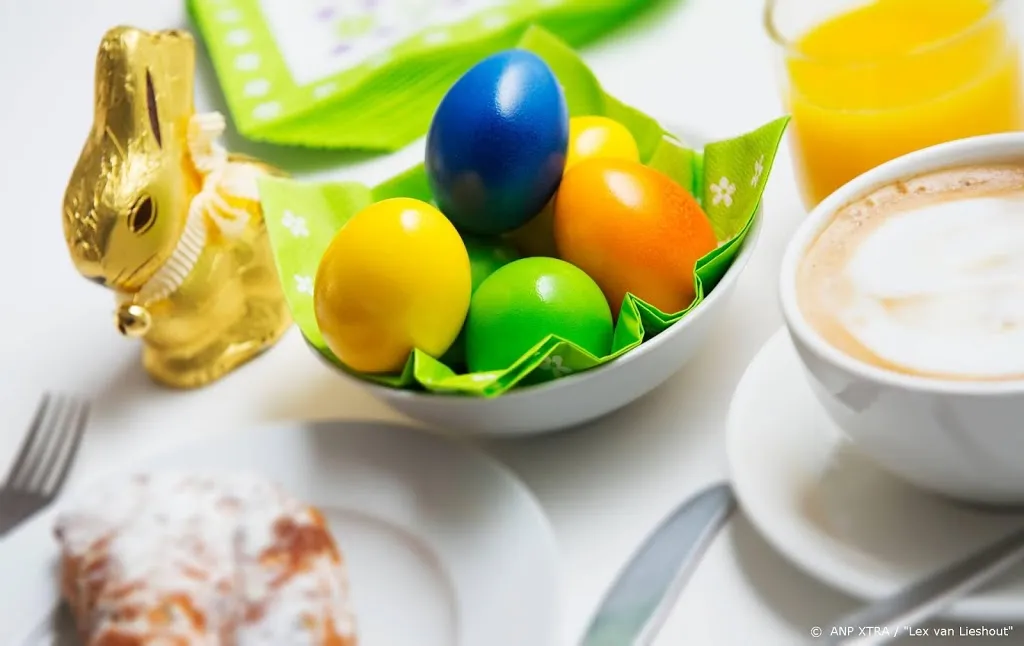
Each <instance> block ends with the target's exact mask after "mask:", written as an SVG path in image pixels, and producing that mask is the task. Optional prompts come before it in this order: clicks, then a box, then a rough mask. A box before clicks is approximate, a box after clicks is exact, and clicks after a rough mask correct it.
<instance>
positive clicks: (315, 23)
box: [186, 0, 656, 151]
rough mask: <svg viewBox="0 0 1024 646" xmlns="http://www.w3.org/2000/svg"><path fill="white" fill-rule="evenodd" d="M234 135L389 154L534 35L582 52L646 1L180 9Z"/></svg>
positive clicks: (335, 0)
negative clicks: (199, 39) (479, 68)
mask: <svg viewBox="0 0 1024 646" xmlns="http://www.w3.org/2000/svg"><path fill="white" fill-rule="evenodd" d="M186 2H187V6H188V9H189V13H190V14H191V16H192V19H193V22H194V23H195V24H196V26H197V28H198V30H199V32H200V33H201V34H202V36H203V40H204V42H205V44H206V48H207V50H208V51H209V54H210V57H211V59H212V60H213V65H214V69H215V70H216V73H217V77H218V79H219V81H220V85H221V88H222V89H223V92H224V95H225V98H226V99H227V104H228V109H229V110H230V111H231V116H232V118H233V121H234V123H235V126H236V128H237V129H238V131H239V132H240V133H241V134H242V135H244V136H246V137H249V138H251V139H256V140H262V141H269V142H273V143H280V144H296V145H304V146H312V147H317V148H354V149H369V150H384V151H388V150H395V149H397V148H401V147H402V146H404V145H406V144H408V143H410V142H411V141H413V140H414V139H416V138H417V137H420V136H422V135H423V134H424V133H426V131H427V129H428V127H429V125H430V119H431V117H432V116H433V112H434V109H435V108H436V107H437V105H438V103H439V102H440V100H441V97H442V96H443V95H444V93H445V92H446V91H447V90H448V88H449V87H451V85H452V84H453V83H454V82H455V81H456V80H457V79H458V78H459V77H460V76H461V75H462V74H463V73H464V72H465V71H466V70H467V69H469V67H471V66H472V65H473V64H474V63H476V62H477V61H479V60H480V59H481V58H484V57H485V56H487V55H488V54H491V53H493V52H497V51H499V50H502V49H507V48H509V47H512V46H514V45H515V43H516V42H517V40H518V39H519V38H520V37H521V36H522V34H523V33H524V31H525V30H526V28H527V27H528V26H529V25H530V24H532V23H536V24H541V25H544V26H545V27H547V28H548V29H550V30H551V31H552V32H553V33H556V34H558V35H559V36H560V37H562V38H564V39H565V40H566V41H567V42H569V43H572V44H573V45H575V46H579V45H581V44H583V43H585V42H589V41H591V40H593V39H594V38H596V37H598V36H600V35H602V34H604V33H606V32H608V31H610V30H611V29H612V28H613V27H615V26H618V25H620V24H622V23H623V22H624V21H626V20H627V19H628V18H630V17H632V16H633V15H634V14H636V13H638V12H639V11H640V10H642V9H645V8H647V7H649V6H651V5H653V4H656V3H655V2H653V1H652V0H601V1H600V2H593V0H517V1H516V2H508V1H506V0H186Z"/></svg>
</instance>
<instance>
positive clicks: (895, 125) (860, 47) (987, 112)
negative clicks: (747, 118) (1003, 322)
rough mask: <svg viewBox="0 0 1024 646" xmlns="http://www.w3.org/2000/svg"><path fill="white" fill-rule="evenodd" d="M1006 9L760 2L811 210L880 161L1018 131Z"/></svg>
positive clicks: (1013, 51)
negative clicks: (775, 54)
mask: <svg viewBox="0 0 1024 646" xmlns="http://www.w3.org/2000/svg"><path fill="white" fill-rule="evenodd" d="M1019 4H1020V3H1018V2H1016V0H866V1H865V0H860V1H859V2H857V1H851V0H846V1H843V0H768V3H767V5H766V10H765V24H766V27H767V29H768V33H769V34H770V35H771V37H772V39H773V40H774V41H775V42H776V43H777V45H778V47H777V49H778V51H779V59H780V60H779V67H780V69H781V73H780V78H781V79H782V80H783V83H782V85H783V98H784V101H785V104H786V108H787V110H788V111H789V113H790V114H791V115H792V122H791V123H790V128H789V132H790V143H791V148H792V152H793V161H794V164H795V166H796V174H797V180H798V182H799V184H800V189H801V193H802V196H803V200H804V204H805V205H806V206H807V207H808V208H811V207H813V206H814V205H816V204H817V203H818V202H820V201H821V200H823V199H824V198H825V197H826V196H828V195H829V194H830V193H831V192H832V191H834V190H835V189H837V188H839V187H840V186H842V185H843V184H845V183H846V182H847V181H849V180H851V179H853V178H854V177H856V176H857V175H860V174H861V173H863V172H864V171H866V170H869V169H870V168H873V167H875V166H877V165H879V164H881V163H882V162H885V161H887V160H889V159H893V158H894V157H899V156H900V155H903V154H905V153H908V152H911V151H914V150H918V149H920V148H925V147H927V146H930V145H933V144H937V143H941V142H944V141H950V140H953V139H960V138H963V137H970V136H974V135H982V134H989V133H994V132H1005V131H1010V130H1019V129H1021V127H1022V123H1024V115H1022V103H1021V79H1020V57H1019V46H1018V35H1019V34H1018V33H1017V22H1016V15H1015V14H1016V11H1017V6H1018V5H1019Z"/></svg>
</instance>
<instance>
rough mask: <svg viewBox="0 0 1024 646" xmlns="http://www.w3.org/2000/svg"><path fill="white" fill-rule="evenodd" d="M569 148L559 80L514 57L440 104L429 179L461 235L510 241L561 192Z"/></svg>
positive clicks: (503, 57) (466, 81)
mask: <svg viewBox="0 0 1024 646" xmlns="http://www.w3.org/2000/svg"><path fill="white" fill-rule="evenodd" d="M568 145H569V111H568V108H567V107H566V102H565V94H564V93H563V92H562V87H561V85H559V83H558V79H556V78H555V75H554V73H553V72H552V71H551V68H549V67H548V65H547V63H545V62H544V61H543V60H542V59H541V58H540V57H538V56H536V55H535V54H531V53H530V52H527V51H523V50H515V49H514V50H509V51H506V52H502V53H500V54H495V55H494V56H491V57H490V58H487V59H484V60H483V61H481V62H480V63H478V64H477V65H476V66H475V67H473V68H472V69H470V70H469V71H468V72H466V74H465V75H463V77H462V78H460V79H459V80H458V81H457V82H456V83H455V85H453V86H452V87H451V89H450V90H449V91H448V94H446V95H445V97H444V99H442V101H441V104H440V106H438V108H437V112H436V113H435V114H434V121H433V123H432V124H431V126H430V133H429V134H428V136H427V156H426V168H427V177H428V179H429V181H430V187H431V189H432V190H433V192H434V197H435V199H436V200H437V205H438V207H439V208H440V209H441V211H442V212H443V213H444V214H445V215H447V216H448V218H449V219H450V220H451V221H452V222H453V223H454V224H455V226H456V227H458V228H459V229H460V230H462V231H464V232H467V233H475V234H478V235H494V234H499V233H504V232H506V231H511V230H513V229H517V228H519V227H520V226H522V225H523V224H525V223H526V222H527V221H528V220H530V219H531V218H532V217H534V216H535V215H537V214H538V213H540V211H541V209H543V208H544V206H545V205H546V204H547V203H548V201H549V200H550V199H551V197H552V196H553V195H554V194H555V191H556V190H558V184H559V182H560V181H561V179H562V171H563V170H564V168H565V158H566V152H567V149H568Z"/></svg>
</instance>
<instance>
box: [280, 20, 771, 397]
mask: <svg viewBox="0 0 1024 646" xmlns="http://www.w3.org/2000/svg"><path fill="white" fill-rule="evenodd" d="M519 46H520V47H522V48H524V49H528V50H531V51H533V52H535V53H536V54H538V55H539V56H541V57H542V58H544V59H545V61H547V63H548V64H549V65H550V66H551V67H552V69H553V70H554V71H555V73H556V75H557V76H558V79H559V81H560V82H561V83H562V86H563V87H564V89H565V93H566V98H567V100H568V104H569V110H570V112H571V113H572V114H573V115H604V116H608V117H611V118H613V119H615V120H617V121H619V122H620V123H622V124H623V125H625V126H626V127H627V128H629V130H630V131H631V132H632V133H633V135H634V136H635V137H636V140H637V143H638V146H639V148H640V152H641V158H642V159H643V160H644V162H645V163H646V164H648V165H649V166H652V167H654V168H657V169H658V170H660V171H662V172H664V173H666V174H668V175H669V176H670V177H672V178H673V179H675V180H676V181H677V182H679V183H680V184H681V185H682V186H683V187H684V188H687V189H688V190H690V192H691V193H693V194H694V195H696V196H697V197H698V199H699V200H700V201H701V202H702V205H703V207H704V209H705V212H706V213H707V215H708V217H709V218H710V220H711V222H712V224H713V225H714V229H715V232H716V234H717V236H718V238H719V240H720V241H721V243H720V245H719V247H718V248H717V249H715V250H714V251H712V252H711V253H709V254H707V255H706V256H705V257H704V258H702V259H701V260H700V261H698V262H697V265H696V268H695V271H694V282H695V286H696V294H697V296H696V298H695V299H694V301H693V303H692V304H691V305H690V306H689V307H688V308H687V309H686V310H684V311H682V312H672V313H666V312H661V311H659V310H658V309H657V308H656V307H654V306H652V305H649V304H647V303H645V302H643V301H642V300H640V299H638V298H636V297H634V296H633V295H631V294H630V295H627V297H626V299H625V300H624V301H623V304H622V309H621V311H620V314H619V318H618V321H617V323H616V327H615V335H614V342H613V348H612V351H611V353H610V354H609V355H608V356H605V357H595V356H593V355H591V354H590V353H588V352H587V351H585V350H583V349H581V348H579V347H577V346H575V345H573V344H572V343H569V342H566V341H564V340H562V339H559V338H557V337H554V336H551V337H548V338H547V339H545V340H543V341H542V342H541V343H539V344H537V346H535V347H534V348H533V349H532V350H531V351H529V352H527V353H526V354H525V355H524V356H523V357H521V358H520V359H519V361H517V362H516V363H515V364H514V365H513V366H512V367H510V368H509V369H507V370H504V371H501V372H485V373H473V374H456V373H454V372H453V371H452V369H451V368H449V367H448V366H446V365H444V364H442V363H441V362H440V361H438V360H437V359H434V358H433V357H431V356H430V355H428V354H426V353H425V352H422V351H419V350H415V351H414V352H413V353H412V355H411V356H410V357H409V361H408V362H407V363H406V365H405V369H404V370H403V372H402V374H401V375H393V376H379V375H362V374H361V375H358V376H359V377H360V378H363V379H366V380H369V381H372V382H375V383H379V384H384V385H387V386H392V387H395V388H413V389H426V390H429V391H432V392H438V393H459V394H464V395H477V396H484V397H494V396H498V395H501V394H503V393H506V392H508V391H509V390H510V389H512V388H514V387H517V386H525V385H531V384H537V383H543V382H546V381H550V380H552V379H558V378H560V377H564V376H566V375H571V374H573V373H577V372H582V371H584V370H588V369H590V368H594V367H595V366H599V365H601V364H603V363H607V362H608V361H611V360H612V359H614V358H616V357H619V356H621V355H622V354H624V353H626V352H629V351H630V350H632V349H633V348H635V347H637V346H638V345H640V344H641V343H642V342H644V341H646V340H649V339H651V338H653V337H654V336H656V335H657V334H659V333H661V332H662V331H664V330H665V329H666V328H667V327H669V326H670V325H672V324H673V323H675V322H677V321H679V320H680V319H681V318H683V317H684V316H686V314H687V312H689V311H690V310H691V309H693V308H694V307H696V306H697V305H698V304H699V303H700V302H701V301H702V300H703V299H704V297H705V296H706V295H707V294H708V293H710V292H711V290H713V289H714V288H715V285H717V284H718V282H719V281H720V280H721V278H722V276H723V275H724V274H725V272H726V270H728V268H729V266H730V264H731V263H732V261H733V259H734V258H735V257H736V255H737V253H738V252H739V249H740V246H741V245H742V243H743V240H744V239H745V237H746V235H747V233H748V232H749V231H750V228H751V226H752V224H753V217H754V213H755V212H756V210H757V206H758V204H759V202H760V199H761V193H762V191H763V190H764V186H765V182H766V181H767V179H768V174H769V172H770V170H771V166H772V162H773V161H774V159H775V153H776V150H777V149H778V146H779V142H780V141H781V138H782V134H783V131H784V130H785V128H786V124H787V123H788V121H789V118H788V117H784V118H781V119H778V120H776V121H772V122H771V123H768V124H766V125H764V126H762V127H761V128H758V129H757V130H755V131H753V132H751V133H748V134H745V135H743V136H740V137H736V138H734V139H729V140H726V141H719V142H716V143H712V144H709V145H707V146H706V147H705V148H704V150H703V151H702V152H698V151H694V150H690V149H688V148H685V147H684V146H683V145H682V144H681V143H679V142H678V140H676V139H675V138H674V137H673V136H672V135H670V134H669V133H667V132H666V131H665V130H664V129H662V127H661V126H660V125H658V123H657V122H656V121H655V120H654V119H652V118H651V117H649V116H647V115H645V114H643V113H642V112H640V111H638V110H636V109H635V108H631V107H629V106H627V105H625V104H624V103H622V102H620V101H618V100H616V99H614V98H612V97H611V96H608V95H607V94H606V93H605V92H604V91H603V90H602V89H601V86H600V84H599V83H598V81H597V79H596V78H595V77H594V75H593V73H591V71H590V70H589V69H588V68H587V67H586V65H585V64H584V63H583V62H582V61H581V60H580V59H579V57H578V56H577V55H576V54H575V53H574V52H573V50H572V49H570V48H569V47H568V46H567V45H565V44H563V43H562V42H560V41H559V40H557V39H556V38H555V37H554V36H552V35H551V34H549V33H547V32H545V31H543V30H541V29H531V30H530V31H529V32H528V33H527V34H526V36H525V37H524V38H523V40H522V41H521V42H520V43H519ZM400 196H402V197H413V198H417V199H421V200H424V201H427V202H429V201H431V199H432V196H431V193H430V189H429V186H428V184H427V177H426V173H425V171H424V168H423V166H422V165H419V166H417V167H415V168H413V169H410V170H409V171H407V172H405V173H403V174H401V175H399V176H397V177H395V178H393V179H391V180H389V181H387V182H384V183H383V184H381V185H379V186H376V187H373V188H371V187H367V186H364V185H362V184H358V183H324V184H314V183H303V182H298V181H294V180H290V179H284V178H265V179H262V180H261V181H260V198H261V200H262V203H263V209H264V214H265V218H266V221H267V227H268V230H269V232H270V239H271V242H272V245H273V248H274V255H275V258H276V261H277V266H278V269H279V271H280V275H281V280H282V283H283V285H284V288H285V293H286V295H287V299H288V303H289V307H290V309H291V312H292V315H293V316H294V318H295V322H296V324H297V325H298V327H299V329H300V330H301V331H302V334H303V335H304V336H305V338H306V340H307V341H308V342H309V344H310V345H312V346H313V348H315V349H316V350H317V351H318V352H320V353H321V354H322V355H323V356H325V357H326V358H328V359H329V360H330V361H332V362H333V363H334V364H335V365H337V366H338V367H339V368H340V369H342V370H346V371H348V372H351V371H350V370H349V369H348V368H347V367H346V366H344V365H343V364H341V363H340V362H339V361H338V360H337V358H336V357H334V355H333V354H332V353H331V351H330V350H329V349H328V348H327V346H326V345H325V344H324V340H323V338H322V337H321V335H320V332H319V330H318V328H317V323H316V317H315V314H314V310H313V279H314V277H315V276H316V271H317V267H318V265H319V263H320V258H321V257H322V256H323V253H324V251H325V250H326V248H327V246H328V244H329V243H330V242H331V239H332V238H333V236H334V234H335V232H337V231H338V229H340V228H341V227H342V226H344V224H345V222H347V221H348V219H349V218H351V217H352V216H353V215H355V214H356V213H358V212H359V211H360V210H361V209H363V208H365V207H366V206H368V205H370V204H372V203H373V202H376V201H379V200H383V199H387V198H390V197H400Z"/></svg>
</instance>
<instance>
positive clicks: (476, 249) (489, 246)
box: [441, 236, 519, 367]
mask: <svg viewBox="0 0 1024 646" xmlns="http://www.w3.org/2000/svg"><path fill="white" fill-rule="evenodd" d="M462 241H463V242H464V243H465V244H466V251H468V252H469V267H470V273H471V274H472V278H473V287H472V291H473V292H474V293H475V292H476V290H477V288H478V287H480V285H481V284H483V282H484V280H486V279H487V277H489V276H490V275H491V274H493V273H494V272H496V271H498V270H499V269H501V268H502V267H504V266H505V265H507V264H508V263H510V262H512V261H514V260H518V259H519V253H518V252H517V251H516V250H515V248H514V247H512V246H511V245H509V244H507V243H505V242H503V241H501V240H500V239H498V240H488V239H483V238H475V237H471V236H463V237H462ZM441 361H442V362H443V363H445V364H447V365H449V366H451V367H462V366H463V365H464V364H465V363H466V327H465V325H463V327H462V331H461V332H459V336H458V338H457V339H455V342H454V343H452V345H451V347H450V348H448V352H446V353H445V354H444V356H443V357H441Z"/></svg>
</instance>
